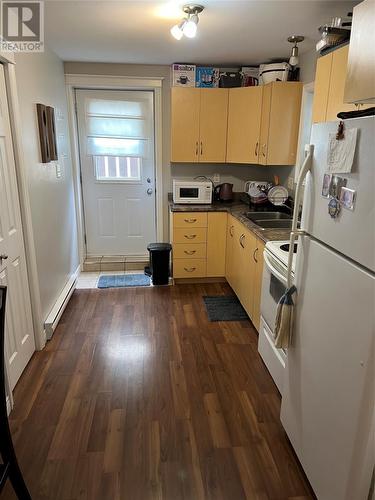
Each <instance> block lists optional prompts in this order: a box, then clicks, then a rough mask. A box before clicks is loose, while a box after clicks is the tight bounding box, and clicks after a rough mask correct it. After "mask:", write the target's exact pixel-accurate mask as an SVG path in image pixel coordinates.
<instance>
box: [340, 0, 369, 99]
mask: <svg viewBox="0 0 375 500" xmlns="http://www.w3.org/2000/svg"><path fill="white" fill-rule="evenodd" d="M374 26H375V9H374V2H373V0H365V1H363V2H361V3H360V4H358V5H356V6H355V7H354V9H353V22H352V30H351V37H350V45H349V61H348V71H347V76H346V85H345V96H344V101H345V102H357V103H375V61H374V46H375V30H374ZM371 47H372V48H371Z"/></svg>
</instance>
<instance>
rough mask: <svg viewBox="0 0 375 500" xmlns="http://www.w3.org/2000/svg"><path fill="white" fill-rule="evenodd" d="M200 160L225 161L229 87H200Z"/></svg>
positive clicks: (205, 161)
mask: <svg viewBox="0 0 375 500" xmlns="http://www.w3.org/2000/svg"><path fill="white" fill-rule="evenodd" d="M200 93H201V100H200V138H199V161H200V162H202V163H207V162H215V163H224V162H225V155H226V145H227V119H228V89H200Z"/></svg>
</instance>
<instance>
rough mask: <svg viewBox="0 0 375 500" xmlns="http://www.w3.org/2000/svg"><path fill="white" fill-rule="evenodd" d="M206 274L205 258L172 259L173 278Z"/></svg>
mask: <svg viewBox="0 0 375 500" xmlns="http://www.w3.org/2000/svg"><path fill="white" fill-rule="evenodd" d="M205 276H206V259H175V260H173V277H174V278H204V277H205Z"/></svg>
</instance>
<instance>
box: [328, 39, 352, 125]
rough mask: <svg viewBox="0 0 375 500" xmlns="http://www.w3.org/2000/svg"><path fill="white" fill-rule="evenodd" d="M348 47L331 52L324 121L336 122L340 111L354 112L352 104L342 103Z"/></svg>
mask: <svg viewBox="0 0 375 500" xmlns="http://www.w3.org/2000/svg"><path fill="white" fill-rule="evenodd" d="M348 53H349V45H345V46H344V47H341V48H340V49H338V50H335V51H334V52H332V67H331V78H330V84H329V92H328V102H327V116H326V121H327V122H331V121H335V120H338V118H337V113H340V111H354V110H355V109H356V108H355V105H354V104H345V103H344V90H345V80H346V72H347V68H348Z"/></svg>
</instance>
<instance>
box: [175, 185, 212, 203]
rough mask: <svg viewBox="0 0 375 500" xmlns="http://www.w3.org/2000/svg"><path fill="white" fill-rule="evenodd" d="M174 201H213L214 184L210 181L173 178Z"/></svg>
mask: <svg viewBox="0 0 375 500" xmlns="http://www.w3.org/2000/svg"><path fill="white" fill-rule="evenodd" d="M173 203H195V204H198V203H199V204H204V203H212V184H211V182H209V181H178V180H175V179H174V180H173Z"/></svg>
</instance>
